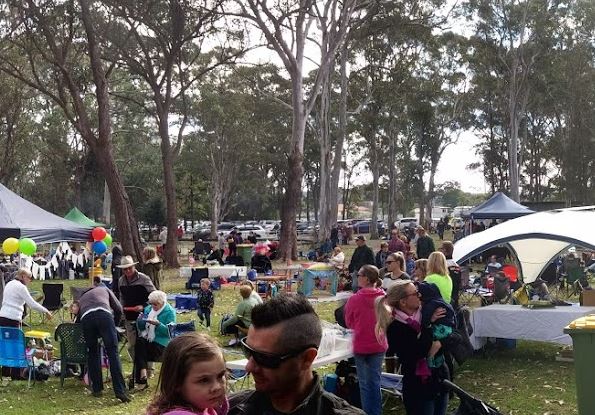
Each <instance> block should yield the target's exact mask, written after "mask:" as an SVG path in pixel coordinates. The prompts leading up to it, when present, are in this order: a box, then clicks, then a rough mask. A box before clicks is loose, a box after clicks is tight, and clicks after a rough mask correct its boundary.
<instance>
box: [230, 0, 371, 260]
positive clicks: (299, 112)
mask: <svg viewBox="0 0 595 415" xmlns="http://www.w3.org/2000/svg"><path fill="white" fill-rule="evenodd" d="M359 4H360V1H359V0H345V1H339V0H328V1H325V2H318V1H315V0H293V1H289V2H282V1H275V2H274V3H272V4H271V3H268V4H267V2H265V1H260V0H237V1H236V5H237V8H238V14H239V15H240V16H242V17H243V18H244V19H246V21H247V22H249V23H251V27H253V28H256V29H257V30H258V31H259V32H260V33H262V35H263V37H264V38H265V40H266V43H267V45H268V46H269V48H271V49H272V50H274V51H275V53H276V54H277V55H278V56H279V58H280V59H281V61H282V63H283V67H284V68H285V70H286V71H287V74H288V76H289V78H290V79H291V90H292V95H291V104H290V105H291V109H292V116H293V120H292V134H291V139H290V143H289V151H288V153H289V154H288V166H287V167H288V180H287V187H286V189H285V197H284V200H283V204H282V209H281V212H282V214H281V243H280V254H281V256H282V257H284V258H288V259H289V258H296V257H297V238H296V223H295V219H296V213H297V209H298V206H299V205H300V198H301V184H302V178H303V174H304V168H303V157H304V134H305V130H306V121H307V118H308V116H309V115H310V113H311V112H312V109H313V107H314V105H315V103H316V99H317V97H318V95H319V93H320V88H321V85H322V81H323V79H324V78H325V76H326V74H327V73H328V71H329V70H330V68H331V66H332V65H333V64H334V61H335V57H336V54H337V51H338V50H339V48H340V47H341V44H342V43H343V41H344V40H345V36H346V34H347V31H348V28H349V26H350V24H351V21H352V18H353V16H354V14H355V13H357V8H358V5H359ZM321 25H324V27H325V30H326V31H327V33H328V34H329V36H328V37H326V38H325V39H321V38H320V36H319V33H316V31H315V29H317V28H319V27H321ZM309 39H317V40H319V41H323V42H325V43H326V46H325V47H321V48H320V50H321V51H322V55H321V56H320V57H319V59H317V60H313V61H315V62H316V63H317V66H318V68H317V73H316V78H315V80H314V82H313V84H312V86H311V87H310V88H309V90H308V91H306V90H305V88H304V59H305V58H306V55H305V54H306V45H307V44H308V40H309Z"/></svg>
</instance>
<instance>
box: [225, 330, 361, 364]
mask: <svg viewBox="0 0 595 415" xmlns="http://www.w3.org/2000/svg"><path fill="white" fill-rule="evenodd" d="M350 357H353V349H352V346H351V336H350V335H345V336H337V337H335V350H333V351H332V352H331V353H330V354H327V355H326V356H323V357H316V359H314V362H312V368H313V369H316V368H318V367H321V366H326V365H330V364H331V363H336V362H340V361H341V360H347V359H349V358H350ZM247 364H248V359H238V360H231V361H228V362H225V367H227V368H228V369H242V370H244V369H246V365H247Z"/></svg>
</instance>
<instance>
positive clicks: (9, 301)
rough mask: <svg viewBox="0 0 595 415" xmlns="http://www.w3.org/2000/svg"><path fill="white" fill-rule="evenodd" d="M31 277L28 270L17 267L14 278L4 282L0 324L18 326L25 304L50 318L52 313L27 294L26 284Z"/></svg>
mask: <svg viewBox="0 0 595 415" xmlns="http://www.w3.org/2000/svg"><path fill="white" fill-rule="evenodd" d="M31 279H32V275H31V272H29V270H27V269H25V268H19V270H18V271H17V274H16V276H15V279H14V280H12V281H10V282H9V283H8V284H6V287H5V288H4V297H3V298H2V307H1V308H0V326H4V327H20V325H21V321H22V319H23V311H24V310H25V304H27V305H28V306H29V307H31V309H33V310H35V311H38V312H40V313H44V314H45V315H46V316H47V317H48V318H49V319H51V318H52V314H51V313H50V312H49V311H48V309H47V308H45V307H44V306H42V305H41V304H39V303H38V302H37V301H35V300H34V299H33V297H31V294H29V290H28V289H27V285H29V283H30V282H31Z"/></svg>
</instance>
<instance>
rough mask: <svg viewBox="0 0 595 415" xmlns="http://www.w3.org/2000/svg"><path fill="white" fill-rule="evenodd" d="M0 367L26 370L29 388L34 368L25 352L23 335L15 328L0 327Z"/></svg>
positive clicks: (21, 331)
mask: <svg viewBox="0 0 595 415" xmlns="http://www.w3.org/2000/svg"><path fill="white" fill-rule="evenodd" d="M0 366H1V367H14V368H27V369H28V371H29V381H28V383H27V385H28V386H31V379H33V381H35V378H34V377H33V372H34V366H33V360H32V359H30V358H29V357H27V353H26V352H25V334H24V333H23V330H21V329H19V328H16V327H0Z"/></svg>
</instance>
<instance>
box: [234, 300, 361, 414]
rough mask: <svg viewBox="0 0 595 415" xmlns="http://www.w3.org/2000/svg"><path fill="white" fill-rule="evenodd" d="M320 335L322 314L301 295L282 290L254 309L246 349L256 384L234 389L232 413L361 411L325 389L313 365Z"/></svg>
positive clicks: (243, 347)
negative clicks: (251, 386) (253, 388)
mask: <svg viewBox="0 0 595 415" xmlns="http://www.w3.org/2000/svg"><path fill="white" fill-rule="evenodd" d="M321 338H322V328H321V325H320V319H319V318H318V315H317V314H316V312H315V311H314V309H313V308H312V305H311V304H310V303H309V302H308V300H307V299H306V298H305V297H303V296H290V295H285V294H282V295H278V296H276V297H274V298H272V299H270V300H269V301H267V302H265V303H263V304H261V305H258V306H256V307H254V308H253V309H252V325H251V326H250V328H249V330H248V337H246V338H244V339H243V340H242V349H243V351H244V354H245V356H246V358H247V359H248V364H247V365H246V370H247V371H248V372H250V373H251V374H252V376H253V378H254V384H255V388H256V390H246V391H241V392H238V393H235V394H233V395H231V397H230V399H229V406H230V409H229V412H228V414H229V415H248V414H255V415H256V414H259V415H260V414H265V415H274V414H275V415H276V414H294V415H302V414H303V415H319V414H343V415H351V414H354V415H363V414H364V412H363V411H361V410H360V409H357V408H355V407H352V406H351V405H349V404H348V403H347V402H345V401H344V400H343V399H341V398H339V397H337V396H335V395H333V394H331V393H328V392H326V391H325V390H323V389H322V387H321V386H320V379H319V377H318V375H317V374H316V372H313V371H312V363H313V362H314V359H315V358H316V355H317V353H318V346H319V344H320V340H321Z"/></svg>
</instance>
